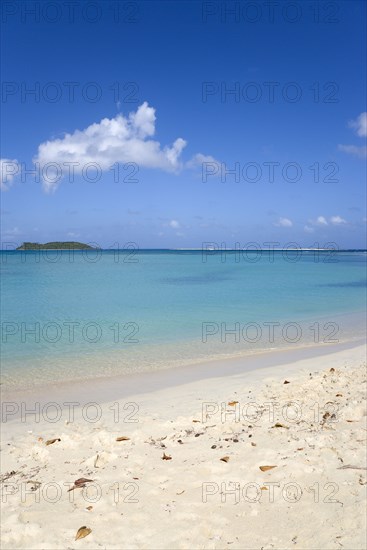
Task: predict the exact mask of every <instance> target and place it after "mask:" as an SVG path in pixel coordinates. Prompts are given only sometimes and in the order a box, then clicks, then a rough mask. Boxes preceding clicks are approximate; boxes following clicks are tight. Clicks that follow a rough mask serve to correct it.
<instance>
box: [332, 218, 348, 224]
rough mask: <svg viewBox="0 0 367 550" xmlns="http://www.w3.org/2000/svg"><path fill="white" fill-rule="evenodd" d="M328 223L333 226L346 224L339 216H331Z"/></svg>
mask: <svg viewBox="0 0 367 550" xmlns="http://www.w3.org/2000/svg"><path fill="white" fill-rule="evenodd" d="M330 223H332V224H333V225H343V224H345V223H347V221H346V220H344V219H343V218H341V217H340V216H331V218H330Z"/></svg>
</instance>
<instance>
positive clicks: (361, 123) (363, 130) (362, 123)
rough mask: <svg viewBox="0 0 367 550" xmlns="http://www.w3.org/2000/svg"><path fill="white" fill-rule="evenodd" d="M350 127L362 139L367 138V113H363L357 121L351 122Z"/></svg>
mask: <svg viewBox="0 0 367 550" xmlns="http://www.w3.org/2000/svg"><path fill="white" fill-rule="evenodd" d="M349 127H350V128H353V129H354V130H355V131H356V134H357V135H358V136H360V137H366V136H367V113H366V112H365V113H361V114H360V115H359V116H358V117H357V118H356V119H355V120H350V121H349Z"/></svg>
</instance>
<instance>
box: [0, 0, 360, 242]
mask: <svg viewBox="0 0 367 550" xmlns="http://www.w3.org/2000/svg"><path fill="white" fill-rule="evenodd" d="M51 4H52V5H51ZM51 4H50V3H47V2H46V3H42V2H41V3H39V2H32V1H28V2H16V3H13V2H4V3H3V4H2V9H3V14H2V17H3V24H2V29H3V33H2V35H3V37H2V41H3V44H2V45H3V48H2V52H3V53H2V66H3V71H2V79H3V85H2V103H1V110H2V126H1V157H2V159H5V160H4V161H3V164H2V178H3V180H4V181H3V185H2V192H1V210H2V241H3V243H9V242H14V243H16V244H18V243H21V242H23V241H24V240H27V241H38V242H45V241H48V240H79V241H83V242H96V243H98V244H99V245H100V246H103V247H106V248H108V247H110V246H114V245H115V244H116V243H118V245H119V246H121V247H123V246H124V244H125V243H127V242H131V241H132V242H135V243H137V245H138V246H139V247H140V248H150V247H152V248H165V247H190V246H193V247H201V246H202V243H203V242H207V241H212V242H217V243H219V244H220V243H226V245H227V247H232V246H234V245H235V243H236V242H237V243H240V245H243V246H245V245H246V243H248V242H257V243H260V244H262V243H264V242H267V241H277V242H279V243H280V244H281V245H286V244H287V243H289V242H291V241H292V242H296V243H299V245H301V246H309V245H313V244H314V243H319V245H320V246H323V245H325V244H326V243H328V242H335V243H337V245H338V246H339V247H340V248H344V247H356V248H357V247H358V248H365V247H366V240H365V232H366V210H365V205H366V197H365V189H366V186H365V181H366V169H365V158H366V115H365V112H366V81H365V70H366V59H365V47H364V46H365V41H366V36H365V33H366V31H365V24H364V21H365V18H366V13H365V11H366V4H365V2H359V1H353V0H349V1H348V2H331V3H330V2H320V3H317V2H299V3H297V2H279V3H276V4H275V6H274V12H273V13H269V12H268V11H267V9H266V8H265V7H264V3H263V2H256V3H254V2H251V3H250V5H247V6H246V4H248V3H246V2H214V1H213V2H199V1H190V2H179V1H175V2H155V1H149V2H120V3H119V4H118V3H116V2H93V3H91V2H77V3H76V8H75V12H74V14H71V13H70V12H69V11H68V9H69V8H67V4H65V3H64V2H62V1H60V2H53V3H51ZM55 4H57V5H58V6H59V8H58V10H57V11H56V8H55ZM254 4H256V5H257V6H258V10H257V11H254V10H255V8H254ZM35 5H38V6H41V8H39V9H40V12H39V13H36V14H31V13H29V10H31V8H32V6H33V7H34V6H35ZM48 5H51V7H49V8H47V9H46V7H47V6H48ZM295 5H296V6H297V8H295V7H294V6H295ZM42 6H43V8H42ZM52 6H54V7H52ZM96 6H97V7H96ZM251 6H252V7H251ZM292 6H293V7H292ZM316 7H318V9H317V11H315V9H316ZM116 9H119V15H118V16H117V12H116V11H114V10H116ZM27 10H28V11H27ZM96 10H97V11H96ZM233 10H235V11H234V12H233ZM236 10H237V11H236ZM92 19H95V21H92ZM71 82H73V83H74V84H73V85H71V84H67V83H71ZM91 83H92V84H91ZM270 83H272V84H270ZM71 87H73V89H74V98H72V96H71V95H70V89H71ZM32 88H33V89H35V90H36V92H35V93H34V94H32V93H27V90H30V89H32ZM271 89H272V90H273V94H274V95H273V96H271V94H270V91H269V90H271ZM230 90H235V93H226V91H227V92H230ZM55 94H56V95H55ZM96 94H97V95H96ZM94 98H95V100H94ZM256 99H257V100H256ZM292 99H294V100H293V101H292ZM101 121H103V122H101ZM65 162H72V163H74V167H75V168H74V170H75V173H74V176H73V177H71V178H70V179H71V180H72V181H70V182H69V181H68V177H69V176H68V171H67V170H68V169H67V167H68V166H70V164H69V165H67V164H65ZM34 163H35V164H34ZM116 163H117V164H116ZM269 163H270V164H269ZM55 166H59V167H60V168H61V173H59V176H60V174H61V176H62V177H61V179H60V180H59V181H56V180H57V177H58V176H54V173H53V170H54V167H55ZM88 166H89V168H88ZM111 166H119V174H117V171H116V170H117V169H116V170H115V172H113V171H111V170H110V167H111ZM96 167H97V168H96ZM311 167H312V168H311ZM35 168H36V173H37V174H38V175H39V177H35V176H34V175H33V176H32V175H29V174H28V175H27V174H26V172H25V171H26V170H32V169H35ZM86 169H87V172H85V170H86ZM271 169H273V170H274V178H271V177H270V171H271ZM233 170H235V171H237V172H236V175H235V174H233V173H230V172H229V171H233ZM13 172H14V175H12V174H13ZM133 172H134V173H135V176H132V177H130V179H133V180H134V179H135V180H137V181H128V180H129V177H128V175H129V174H130V173H133ZM212 172H215V174H212ZM45 173H46V178H45V177H43V176H44V174H45ZM83 173H84V175H83ZM114 174H115V179H116V180H117V181H114ZM317 174H318V175H317ZM47 176H48V179H47ZM94 177H95V179H96V180H97V181H95V182H92V181H91V180H92V179H93V178H94ZM35 180H38V181H35ZM51 180H52V181H51ZM256 180H257V181H256ZM3 246H4V245H3Z"/></svg>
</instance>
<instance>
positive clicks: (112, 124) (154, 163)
mask: <svg viewBox="0 0 367 550" xmlns="http://www.w3.org/2000/svg"><path fill="white" fill-rule="evenodd" d="M155 121H156V116H155V109H154V108H153V107H149V105H148V103H147V102H144V103H143V104H142V105H140V107H139V108H138V109H137V111H136V112H133V113H130V114H129V115H128V116H127V117H124V116H123V115H121V114H119V115H117V116H116V117H115V118H111V119H109V118H104V119H102V120H101V121H100V122H98V123H94V124H91V125H90V126H88V127H87V128H85V129H84V130H75V131H74V132H73V133H71V134H65V136H64V137H63V138H61V139H55V140H51V141H46V142H44V143H41V144H40V145H39V147H38V153H37V155H36V157H35V158H34V159H33V161H34V162H38V163H39V167H40V170H43V172H42V174H43V185H44V189H45V190H46V191H53V190H54V189H55V188H56V187H57V185H58V183H59V181H60V180H61V179H62V177H64V176H65V175H68V174H69V173H70V172H71V173H72V170H71V168H69V167H70V166H71V165H70V164H65V163H76V164H75V167H74V168H73V170H74V172H75V174H81V173H82V171H83V168H84V169H85V166H86V165H87V164H88V163H96V164H97V165H98V167H99V169H100V170H101V171H106V170H109V169H110V168H111V166H112V165H113V164H115V163H117V162H119V163H127V162H133V163H136V164H137V165H138V167H145V168H157V169H161V170H165V171H168V172H178V171H179V170H180V169H181V168H182V167H183V164H182V162H181V160H180V156H181V153H182V150H183V149H184V147H185V146H186V141H185V140H183V139H182V138H178V139H176V140H175V141H174V142H173V144H172V145H171V146H165V147H163V148H162V147H161V145H160V143H159V142H158V141H155V140H153V139H151V138H152V136H153V135H154V134H155ZM48 163H57V165H58V166H56V167H52V166H51V165H50V166H49V167H48V168H47V164H48ZM46 168H47V170H46ZM90 170H91V171H92V168H91V169H90Z"/></svg>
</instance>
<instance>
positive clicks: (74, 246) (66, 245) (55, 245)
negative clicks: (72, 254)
mask: <svg viewBox="0 0 367 550" xmlns="http://www.w3.org/2000/svg"><path fill="white" fill-rule="evenodd" d="M16 250H97V247H96V246H90V245H89V244H84V243H78V242H77V241H52V242H49V243H44V244H41V243H31V242H24V243H23V244H22V245H21V246H18V248H17V249H16Z"/></svg>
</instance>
